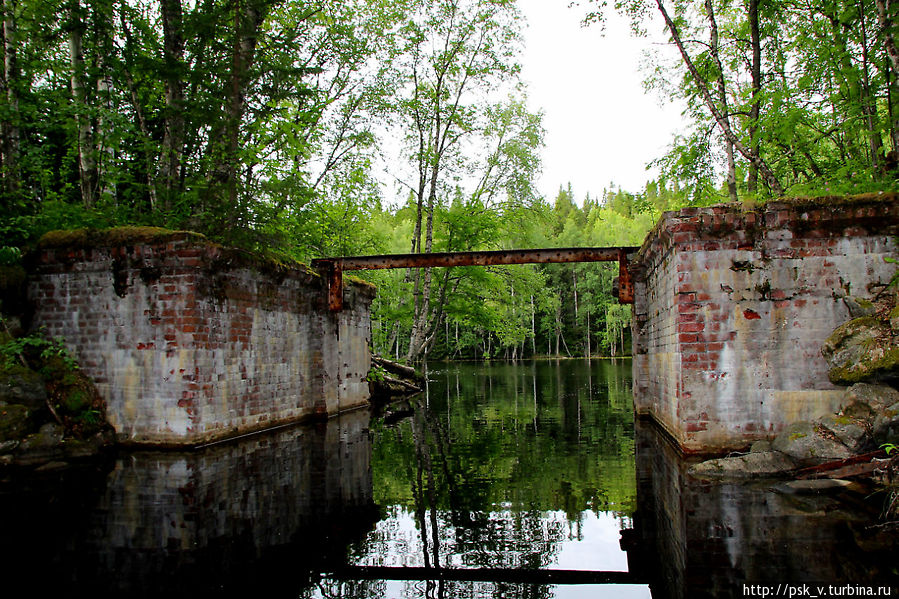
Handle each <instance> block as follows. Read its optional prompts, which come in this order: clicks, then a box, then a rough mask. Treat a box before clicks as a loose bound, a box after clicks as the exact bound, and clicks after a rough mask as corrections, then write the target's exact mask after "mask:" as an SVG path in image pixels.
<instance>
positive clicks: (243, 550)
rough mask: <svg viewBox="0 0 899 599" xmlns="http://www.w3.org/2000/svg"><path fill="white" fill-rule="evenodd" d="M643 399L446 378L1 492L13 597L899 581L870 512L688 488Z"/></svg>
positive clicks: (572, 378) (531, 374) (585, 590)
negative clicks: (313, 420) (309, 423)
mask: <svg viewBox="0 0 899 599" xmlns="http://www.w3.org/2000/svg"><path fill="white" fill-rule="evenodd" d="M631 402H632V396H631V379H630V363H629V362H627V361H619V362H617V363H613V362H609V361H592V362H585V361H582V360H569V361H562V362H558V363H556V362H533V363H519V364H498V365H496V364H494V365H477V364H462V365H449V366H443V367H441V368H440V369H439V370H436V371H432V372H431V383H430V384H429V387H428V393H427V395H425V396H423V397H421V398H420V401H419V404H418V406H417V407H416V409H415V410H407V411H406V412H405V413H406V415H407V417H405V418H402V419H399V420H397V419H393V418H375V419H372V420H370V419H369V415H368V414H367V413H366V412H355V413H351V414H346V415H343V416H341V417H340V418H338V419H335V420H331V421H329V422H328V423H327V424H321V425H319V426H317V427H301V428H293V429H286V430H283V431H280V432H277V433H273V434H267V435H260V436H256V437H252V438H248V439H245V440H243V441H241V442H236V443H232V444H228V445H221V446H216V447H209V448H206V449H204V450H200V451H195V452H188V453H171V452H168V453H161V452H155V453H154V452H139V453H130V454H123V457H121V458H120V459H118V460H117V461H115V462H114V463H111V464H109V465H108V467H106V468H95V467H85V468H83V469H81V470H77V471H65V472H64V473H63V474H47V475H45V477H44V478H41V477H37V478H29V479H27V480H5V481H0V535H2V539H0V540H2V542H0V577H2V578H0V580H2V581H3V584H4V587H3V588H4V591H6V590H7V589H10V590H14V589H16V588H17V587H19V588H24V589H25V591H26V592H28V593H29V594H36V595H38V596H48V595H50V594H51V593H57V594H65V595H66V596H73V595H76V596H86V595H90V596H91V597H92V598H99V597H104V596H129V597H131V596H151V595H152V596H163V595H164V596H167V597H171V596H188V595H189V596H192V597H198V596H207V595H211V594H216V595H221V594H223V593H226V594H234V595H243V596H254V597H255V596H259V595H268V596H285V597H288V596H289V597H294V598H295V597H304V598H325V597H343V598H360V599H362V598H365V599H368V598H385V599H386V598H390V599H393V598H401V597H434V598H456V597H459V598H463V597H465V598H467V597H510V598H512V597H516V598H517V597H528V598H530V597H533V598H549V597H560V598H572V597H648V596H650V592H651V593H652V596H653V597H655V598H656V599H660V598H667V597H673V598H682V597H703V596H705V597H743V596H748V595H746V593H745V592H744V591H745V587H744V586H743V585H744V584H747V585H753V584H756V585H757V584H765V583H773V584H778V583H789V584H802V583H805V582H809V581H821V582H825V583H842V582H851V583H855V584H881V585H882V584H890V585H895V584H896V583H897V577H896V574H895V568H896V566H895V559H893V557H894V556H895V555H896V553H895V550H896V548H897V547H896V545H895V541H893V544H889V543H888V544H887V545H884V544H883V543H881V542H880V541H881V540H882V538H881V539H878V535H877V533H876V530H875V529H870V528H869V527H870V525H871V524H872V523H873V522H874V520H875V519H876V515H877V514H876V513H875V512H876V507H877V506H876V505H875V507H874V511H872V508H871V505H870V504H869V503H866V500H865V498H864V496H858V495H849V496H843V497H842V498H834V497H807V496H796V495H784V494H778V493H774V492H772V491H771V490H770V486H771V484H770V483H764V484H760V485H729V484H717V483H716V484H712V483H704V482H701V481H696V480H693V479H691V478H690V477H688V476H687V475H686V469H687V464H685V463H684V461H683V460H682V459H681V458H680V456H679V454H677V452H676V451H675V450H674V449H673V448H672V447H671V446H670V445H669V444H668V443H667V441H666V440H665V438H664V437H662V436H661V435H660V434H659V433H658V432H657V430H656V429H655V428H651V427H646V426H642V425H641V424H640V423H638V426H637V428H636V431H635V428H634V422H633V410H632V403H631ZM838 499H839V501H838ZM847 502H849V503H847ZM376 506H377V507H376ZM886 536H888V537H890V538H891V537H892V536H894V535H889V534H887V535H886ZM391 568H395V569H391ZM403 568H405V569H406V570H403ZM416 568H420V569H421V568H428V569H429V570H428V571H422V570H415V569H416ZM437 568H441V569H444V570H441V572H443V573H444V574H443V575H442V577H441V576H434V575H433V573H434V572H435V571H436V570H435V569H437ZM446 569H452V570H446ZM460 570H461V571H463V574H462V575H460V576H457V577H456V578H455V579H454V578H453V577H452V576H449V575H447V574H446V572H450V571H451V572H454V573H456V574H458V573H459V571H460ZM553 572H554V573H556V574H558V575H559V577H561V578H551V577H548V576H547V573H553ZM466 576H468V578H467V579H466V578H465V577H466ZM566 577H567V578H566ZM598 581H605V582H609V583H612V582H614V583H615V584H597V582H598ZM574 582H577V583H578V584H573V583H574ZM566 583H571V584H566ZM621 583H629V584H621ZM891 588H892V589H894V590H893V592H894V593H897V592H899V588H897V587H895V586H893V587H891ZM10 596H17V595H15V594H11V595H10Z"/></svg>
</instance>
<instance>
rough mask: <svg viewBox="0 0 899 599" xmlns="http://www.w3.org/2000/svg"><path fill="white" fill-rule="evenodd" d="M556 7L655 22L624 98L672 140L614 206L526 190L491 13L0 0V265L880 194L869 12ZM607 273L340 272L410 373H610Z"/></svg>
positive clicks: (458, 246)
mask: <svg viewBox="0 0 899 599" xmlns="http://www.w3.org/2000/svg"><path fill="white" fill-rule="evenodd" d="M583 4H584V5H585V6H587V7H588V11H592V12H588V15H587V20H588V21H595V20H602V18H603V17H604V15H605V14H607V13H606V12H605V11H608V10H613V9H617V10H620V11H622V12H623V13H625V14H627V15H629V16H630V18H631V20H632V23H633V26H634V30H635V31H637V32H640V31H641V30H644V29H645V28H646V27H648V26H649V23H650V21H649V20H648V16H649V15H652V14H654V15H657V16H658V18H659V22H661V23H663V24H664V26H665V28H666V32H667V35H668V37H669V40H670V44H668V45H667V46H666V47H663V48H657V49H656V50H654V51H653V53H652V55H651V56H652V60H651V61H650V63H649V64H650V68H649V70H648V71H647V73H646V84H647V87H648V88H649V89H650V90H651V91H653V92H654V93H658V94H661V95H662V96H663V97H678V98H681V99H683V100H684V101H685V102H686V106H687V109H686V112H685V114H684V119H685V122H686V123H687V125H688V126H687V129H685V132H684V134H683V135H682V136H680V137H678V138H676V139H674V140H672V142H671V145H670V147H669V149H668V151H667V152H665V153H664V155H662V156H659V157H658V159H657V160H656V161H655V162H654V166H655V167H657V172H658V173H659V175H658V176H656V177H655V178H654V180H651V181H648V182H647V183H646V185H645V187H644V189H641V190H636V189H634V190H622V189H617V188H612V189H606V190H602V191H601V195H598V196H597V195H595V194H596V193H597V192H598V191H600V190H573V189H571V187H570V185H569V186H568V187H560V188H559V191H558V193H557V194H556V196H555V197H549V198H546V197H541V196H540V194H539V193H538V192H537V191H536V189H535V178H536V176H537V174H538V173H539V171H540V155H541V151H542V148H543V136H544V131H543V125H542V118H541V114H540V113H539V112H534V111H533V110H532V109H531V108H530V107H529V102H528V99H527V94H526V87H525V85H524V84H523V82H522V81H521V78H520V71H521V65H520V50H521V44H522V37H521V32H522V28H523V27H524V26H525V24H524V23H523V20H522V17H521V15H520V13H519V12H518V9H517V5H516V2H515V1H514V0H393V1H390V2H388V1H386V0H341V1H340V2H337V1H330V0H194V1H191V2H185V1H184V0H160V1H159V2H153V1H150V0H128V1H127V2H123V1H117V0H95V1H92V2H89V3H88V2H83V1H81V0H41V1H37V0H2V1H0V7H2V27H0V33H2V44H0V51H2V54H3V61H2V73H0V175H2V185H0V234H2V235H3V236H4V239H5V241H4V244H5V246H4V248H3V250H4V251H0V258H2V257H3V256H13V258H14V257H15V255H17V250H16V251H9V252H7V251H6V250H7V249H10V250H14V249H15V248H19V247H26V246H28V245H29V244H30V243H33V242H34V241H35V240H36V239H37V237H38V236H40V234H42V233H43V232H45V231H48V230H50V229H56V228H74V227H94V228H99V227H107V226H113V225H120V224H139V225H157V226H165V227H169V228H177V229H192V230H195V231H199V232H201V233H204V234H205V235H207V236H209V237H210V238H212V239H214V240H217V241H221V242H224V243H228V244H232V245H238V246H241V247H244V248H247V249H251V250H257V251H264V252H275V253H278V254H281V255H286V256H288V257H291V258H294V259H299V260H308V259H310V258H313V257H323V256H335V255H352V254H374V253H394V252H402V253H406V252H409V251H412V252H433V251H458V250H479V249H510V248H537V247H563V246H603V245H636V244H639V243H640V242H641V241H642V239H643V236H644V235H645V233H646V232H647V231H648V230H649V228H650V227H651V226H652V224H653V222H654V221H655V220H656V219H657V218H658V216H659V214H660V212H661V211H662V210H667V209H672V208H677V207H680V206H686V205H699V204H710V203H714V202H720V201H741V200H747V201H764V200H765V199H767V198H769V197H776V196H780V195H782V194H806V195H807V194H816V193H823V194H836V193H851V192H863V191H871V190H883V189H892V188H895V186H896V177H897V168H899V112H897V109H899V106H897V102H899V90H897V79H899V50H897V48H896V41H895V37H896V35H897V27H899V25H897V20H899V14H897V11H899V7H897V5H896V3H895V2H892V1H887V0H807V1H805V2H793V1H788V2H774V1H772V0H701V1H700V0H618V1H616V2H615V3H614V5H612V6H609V5H608V4H611V3H606V2H603V1H599V0H584V2H583ZM559 10H567V8H566V6H565V5H564V3H560V6H559ZM597 35H599V32H598V31H597ZM575 58H577V57H572V59H575ZM560 183H561V182H560ZM391 186H393V187H395V188H398V189H401V190H402V196H401V197H400V199H399V200H398V199H397V198H395V197H391V196H390V195H389V194H388V188H389V187H391ZM591 192H592V193H593V194H594V195H593V197H591V196H590V193H591ZM579 193H583V194H584V195H583V196H582V197H581V196H578V195H576V194H579ZM3 259H4V260H5V259H6V258H3ZM613 274H614V273H613V272H612V270H610V268H608V267H607V266H603V265H575V266H559V265H548V266H532V267H516V268H512V267H506V268H500V267H495V268H488V269H484V268H474V267H472V268H454V269H445V270H429V269H423V270H410V271H409V272H379V273H374V274H371V275H366V276H369V277H370V278H371V279H372V281H373V282H375V283H377V284H378V285H379V289H380V291H379V297H378V300H377V302H376V304H375V312H374V324H375V335H374V343H375V346H376V349H377V350H379V351H382V352H384V353H389V354H391V355H394V356H396V357H399V358H406V359H410V360H416V359H420V358H422V357H423V356H425V355H431V356H445V357H455V358H459V357H467V358H472V357H477V358H483V357H497V356H505V357H509V358H517V357H521V356H529V355H535V354H552V355H566V354H568V355H595V354H597V353H600V354H620V353H622V352H626V351H627V347H628V343H629V340H628V326H627V325H628V322H629V312H628V310H627V309H625V308H622V307H620V306H618V305H617V304H615V302H614V301H613V300H612V297H611V280H612V278H613Z"/></svg>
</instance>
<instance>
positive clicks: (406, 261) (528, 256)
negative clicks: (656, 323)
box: [312, 246, 640, 312]
mask: <svg viewBox="0 0 899 599" xmlns="http://www.w3.org/2000/svg"><path fill="white" fill-rule="evenodd" d="M639 249H640V248H638V247H630V246H626V247H605V248H550V249H542V250H495V251H481V252H434V253H430V254H387V255H383V256H344V257H340V258H318V259H315V260H313V261H312V267H313V268H315V269H316V270H318V271H319V273H321V275H322V276H323V277H325V279H326V280H327V281H328V307H329V308H330V309H331V310H332V311H335V312H336V311H340V310H341V309H342V308H343V271H345V270H376V269H385V268H431V267H451V266H493V265H500V264H558V263H566V262H614V261H618V264H619V267H618V281H619V284H618V287H617V290H618V291H617V293H618V295H617V297H618V301H619V302H621V303H623V304H624V303H633V284H632V282H631V277H630V274H629V273H628V270H627V260H628V258H627V257H628V255H630V254H634V253H636V252H637V250H639Z"/></svg>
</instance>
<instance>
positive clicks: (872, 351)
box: [821, 316, 899, 385]
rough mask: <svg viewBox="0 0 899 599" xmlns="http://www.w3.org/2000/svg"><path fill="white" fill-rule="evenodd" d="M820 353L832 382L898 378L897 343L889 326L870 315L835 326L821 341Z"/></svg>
mask: <svg viewBox="0 0 899 599" xmlns="http://www.w3.org/2000/svg"><path fill="white" fill-rule="evenodd" d="M821 353H822V354H823V355H824V358H825V359H826V360H827V363H828V366H829V367H830V370H829V371H828V373H827V376H828V378H829V379H830V382H832V383H834V384H835V385H852V384H854V383H858V382H861V381H881V380H888V379H893V378H899V345H897V344H896V342H895V340H894V338H893V331H892V329H891V328H890V326H889V325H888V324H886V323H883V322H880V321H879V320H877V319H876V318H874V317H873V316H864V317H862V318H855V319H853V320H850V321H849V322H847V323H844V324H842V325H840V326H839V327H837V328H836V330H834V332H833V333H831V335H830V336H829V337H828V338H827V339H826V340H825V341H824V346H823V347H822V348H821Z"/></svg>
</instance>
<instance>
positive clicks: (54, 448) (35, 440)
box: [15, 422, 65, 466]
mask: <svg viewBox="0 0 899 599" xmlns="http://www.w3.org/2000/svg"><path fill="white" fill-rule="evenodd" d="M64 435H65V431H64V430H63V428H62V427H61V426H60V425H58V424H56V423H55V422H48V423H46V424H44V425H43V426H41V428H40V430H39V431H38V432H36V433H34V434H31V435H28V436H27V437H25V439H24V440H23V441H22V442H21V443H20V444H19V447H18V448H17V450H16V459H15V461H16V463H17V464H19V465H22V466H29V465H35V464H41V463H44V462H48V461H50V460H55V459H58V458H61V457H62V456H63V441H62V440H63V436H64Z"/></svg>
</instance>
